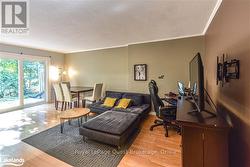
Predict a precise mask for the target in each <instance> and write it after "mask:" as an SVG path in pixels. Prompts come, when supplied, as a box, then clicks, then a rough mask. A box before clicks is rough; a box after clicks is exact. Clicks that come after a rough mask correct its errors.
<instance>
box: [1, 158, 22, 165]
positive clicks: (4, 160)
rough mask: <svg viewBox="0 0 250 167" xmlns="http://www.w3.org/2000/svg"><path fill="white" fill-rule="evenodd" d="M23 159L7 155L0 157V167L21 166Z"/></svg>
mask: <svg viewBox="0 0 250 167" xmlns="http://www.w3.org/2000/svg"><path fill="white" fill-rule="evenodd" d="M23 164H24V159H23V158H14V157H9V156H7V155H0V166H23Z"/></svg>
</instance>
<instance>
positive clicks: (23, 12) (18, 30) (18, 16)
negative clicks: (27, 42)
mask: <svg viewBox="0 0 250 167" xmlns="http://www.w3.org/2000/svg"><path fill="white" fill-rule="evenodd" d="M0 2H1V34H14V35H19V34H21V35H22V34H28V32H29V1H28V0H0Z"/></svg>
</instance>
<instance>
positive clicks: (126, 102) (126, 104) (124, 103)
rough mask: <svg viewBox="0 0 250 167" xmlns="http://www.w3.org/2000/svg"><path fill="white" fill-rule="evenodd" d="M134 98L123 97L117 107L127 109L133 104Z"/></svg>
mask: <svg viewBox="0 0 250 167" xmlns="http://www.w3.org/2000/svg"><path fill="white" fill-rule="evenodd" d="M131 102H132V100H131V99H126V98H122V99H120V100H119V102H118V104H117V105H116V106H115V108H123V109H126V108H128V107H129V106H130V105H131Z"/></svg>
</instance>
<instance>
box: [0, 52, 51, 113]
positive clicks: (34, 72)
mask: <svg viewBox="0 0 250 167" xmlns="http://www.w3.org/2000/svg"><path fill="white" fill-rule="evenodd" d="M48 63H49V58H47V57H38V56H26V55H16V54H9V53H3V52H0V112H2V111H8V110H13V109H18V108H22V107H25V106H27V105H36V104H40V103H44V102H45V101H46V100H47V99H46V97H47V93H48V92H47V90H48V89H46V87H47V85H48V79H47V78H48V77H47V72H48Z"/></svg>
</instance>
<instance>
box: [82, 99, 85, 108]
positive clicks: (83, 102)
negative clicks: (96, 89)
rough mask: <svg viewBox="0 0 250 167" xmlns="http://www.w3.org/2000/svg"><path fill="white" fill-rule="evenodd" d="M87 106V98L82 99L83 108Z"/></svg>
mask: <svg viewBox="0 0 250 167" xmlns="http://www.w3.org/2000/svg"><path fill="white" fill-rule="evenodd" d="M85 106H86V100H84V99H83V100H82V108H85Z"/></svg>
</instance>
